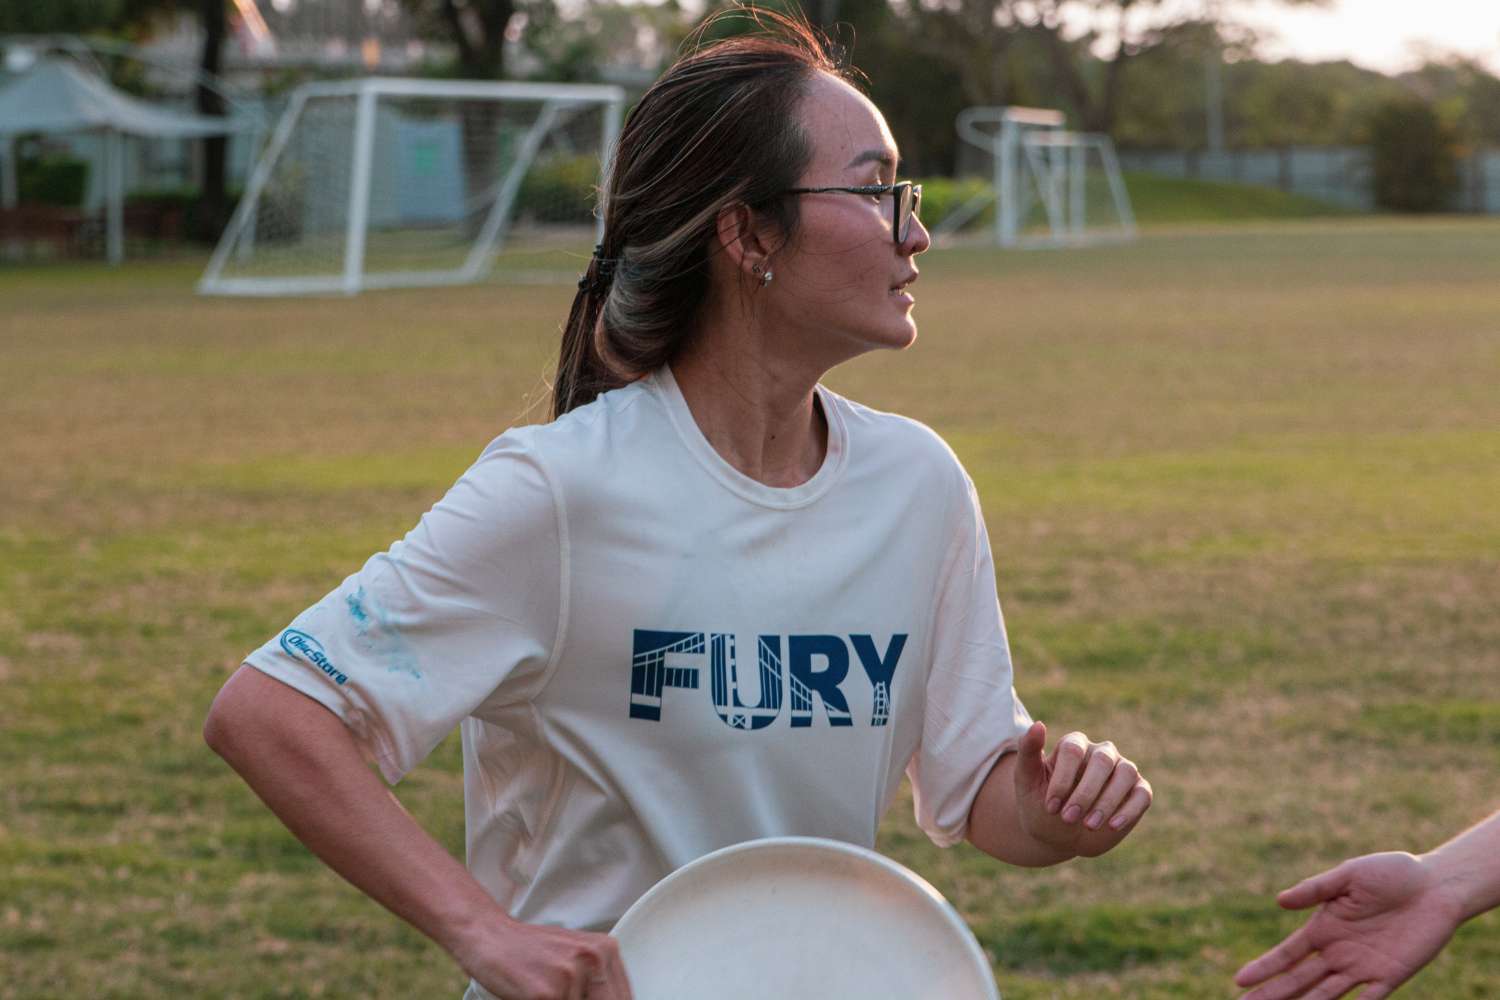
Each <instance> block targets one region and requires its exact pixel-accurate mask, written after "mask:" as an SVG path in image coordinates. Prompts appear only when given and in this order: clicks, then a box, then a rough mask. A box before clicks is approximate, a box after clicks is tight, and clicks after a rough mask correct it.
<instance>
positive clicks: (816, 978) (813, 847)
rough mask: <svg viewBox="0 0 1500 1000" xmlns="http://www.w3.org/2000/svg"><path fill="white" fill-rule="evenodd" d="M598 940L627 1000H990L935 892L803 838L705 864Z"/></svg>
mask: <svg viewBox="0 0 1500 1000" xmlns="http://www.w3.org/2000/svg"><path fill="white" fill-rule="evenodd" d="M610 933H611V934H613V935H614V936H615V937H616V938H617V939H619V942H620V953H621V955H622V956H623V957H624V960H625V971H626V972H627V973H628V974H629V976H630V985H631V990H632V992H633V993H634V994H635V997H636V1000H704V998H706V997H713V998H714V1000H750V998H755V1000H765V998H766V997H776V998H778V1000H872V998H879V997H891V998H901V1000H1000V992H999V990H997V989H996V988H995V979H994V976H993V975H992V974H991V973H990V966H989V962H988V961H987V960H986V959H985V957H984V952H983V951H982V950H981V949H980V947H979V942H978V941H977V940H975V938H974V934H973V932H971V931H970V930H969V928H968V925H966V924H965V923H964V921H963V918H962V917H960V916H959V915H958V913H957V911H955V910H954V909H953V907H952V906H950V905H949V904H948V901H947V900H945V899H944V898H943V897H942V895H941V894H940V893H939V892H938V891H937V890H936V889H934V888H933V887H932V886H931V885H929V884H928V883H927V882H926V881H925V880H923V879H922V878H920V877H919V876H917V875H916V874H915V873H913V872H912V871H910V870H909V869H907V868H905V867H903V866H901V865H899V864H897V863H896V862H894V861H892V860H890V859H889V858H885V857H882V856H881V855H879V854H876V853H875V852H874V851H870V850H866V849H865V848H863V847H856V846H855V845H853V844H845V843H840V842H838V841H833V840H822V839H819V838H816V837H772V838H769V839H766V840H752V841H749V842H747V843H744V844H736V845H734V846H732V847H726V848H723V849H722V850H718V851H715V852H714V853H712V854H708V855H705V856H703V857H701V858H699V859H698V860H696V861H694V862H692V863H690V864H688V865H685V866H684V867H682V868H679V869H678V870H677V871H675V872H673V873H672V874H671V875H668V876H667V877H666V878H664V879H662V880H661V881H660V882H658V883H657V884H656V885H655V886H653V887H652V888H651V889H650V890H649V891H648V892H647V893H646V894H645V895H644V896H642V897H641V898H640V899H638V900H636V902H635V905H634V906H632V907H631V908H630V909H629V910H627V911H625V915H624V916H623V917H621V918H620V921H619V923H617V924H615V927H614V930H612V931H611V932H610Z"/></svg>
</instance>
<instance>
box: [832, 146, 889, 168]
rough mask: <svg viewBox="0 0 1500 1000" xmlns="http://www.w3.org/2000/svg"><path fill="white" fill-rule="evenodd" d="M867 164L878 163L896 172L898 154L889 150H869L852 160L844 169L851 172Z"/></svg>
mask: <svg viewBox="0 0 1500 1000" xmlns="http://www.w3.org/2000/svg"><path fill="white" fill-rule="evenodd" d="M865 163H878V164H880V165H881V166H882V167H884V168H886V169H888V170H891V171H894V170H895V169H896V154H895V153H893V152H891V151H890V150H889V149H867V150H865V151H864V152H863V153H860V154H859V155H858V156H856V157H855V158H854V159H852V160H850V161H849V165H848V166H846V167H845V168H844V169H845V170H850V169H852V168H854V167H858V166H861V165H862V164H865Z"/></svg>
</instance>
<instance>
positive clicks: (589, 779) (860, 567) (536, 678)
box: [247, 368, 1030, 930]
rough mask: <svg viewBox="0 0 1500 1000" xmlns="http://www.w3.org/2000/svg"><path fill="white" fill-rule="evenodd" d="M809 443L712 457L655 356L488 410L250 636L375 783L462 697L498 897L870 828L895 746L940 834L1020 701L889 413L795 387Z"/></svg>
mask: <svg viewBox="0 0 1500 1000" xmlns="http://www.w3.org/2000/svg"><path fill="white" fill-rule="evenodd" d="M818 394H819V399H820V401H821V405H822V408H823V412H824V414H825V415H826V417H827V420H828V453H827V457H826V459H825V460H824V462H823V465H822V467H821V469H820V470H819V471H818V473H817V474H816V475H815V476H814V477H813V478H812V479H810V480H808V481H807V482H806V483H804V484H802V485H800V486H796V487H792V488H790V489H777V488H772V487H768V486H765V485H763V484H761V483H758V482H756V481H754V480H752V479H750V478H748V477H746V476H744V475H742V474H741V473H739V472H738V471H737V470H735V469H734V468H733V467H732V466H730V465H729V464H728V463H727V462H725V461H724V460H723V459H722V458H721V457H720V456H719V455H718V453H717V452H715V451H714V449H713V447H712V445H710V444H709V443H708V441H707V440H706V439H705V438H704V437H703V435H702V433H701V432H700V431H699V430H698V427H697V425H696V424H695V423H694V421H693V418H692V415H691V413H690V412H689V410H688V408H687V405H686V403H685V402H684V400H683V398H682V394H681V392H680V391H679V390H678V387H677V385H676V383H675V382H674V380H673V378H672V375H671V372H670V370H669V369H665V368H664V369H662V370H661V371H659V372H657V373H656V374H654V375H652V376H649V377H647V378H645V379H642V380H640V381H638V382H636V383H634V384H632V385H630V386H627V387H625V388H622V389H617V390H615V391H613V392H609V393H606V394H604V395H603V396H601V397H599V399H597V400H596V401H594V402H593V403H591V404H589V405H587V406H583V407H580V408H578V409H577V410H574V411H573V412H571V413H568V414H566V415H565V416H563V417H561V418H559V419H558V420H555V421H553V422H552V423H549V424H544V425H540V426H531V427H521V428H515V429H512V430H510V431H507V432H506V433H505V434H502V435H501V436H500V437H499V438H497V439H496V440H495V441H494V442H493V443H491V444H490V446H489V447H488V448H487V449H485V451H484V453H483V455H482V456H481V457H480V458H479V460H478V461H477V462H476V463H475V464H474V466H473V467H472V468H470V469H469V470H468V472H466V473H465V474H464V475H463V477H462V478H461V479H459V481H458V482H457V484H455V485H454V487H453V488H452V489H451V490H450V491H449V493H448V494H447V496H445V497H444V498H443V499H442V500H441V501H440V502H439V503H438V504H437V505H436V506H434V507H433V508H432V510H430V511H428V512H427V514H426V515H424V516H423V518H422V520H421V522H420V523H419V524H418V525H417V526H416V527H415V528H413V529H412V531H411V532H410V533H409V534H408V535H407V536H406V538H405V539H404V540H402V541H399V542H396V543H395V544H394V545H392V546H391V548H390V550H389V551H388V552H385V553H382V554H380V555H377V556H374V557H373V558H371V559H370V560H369V561H368V562H367V563H366V564H365V566H364V568H363V569H361V570H360V571H359V572H357V573H355V574H354V575H353V576H350V577H349V578H348V579H347V580H345V581H344V582H343V583H342V584H341V585H340V586H339V587H338V588H337V589H336V590H334V591H333V592H332V593H330V594H329V595H328V596H327V597H325V598H324V599H323V600H322V601H320V602H318V603H317V604H316V605H314V606H313V607H311V608H309V609H307V610H306V611H304V612H303V613H302V614H301V615H299V616H298V617H297V618H296V620H295V621H293V622H292V624H291V626H290V627H288V628H287V629H286V630H285V631H283V632H282V633H281V634H280V635H279V636H277V637H276V638H274V639H272V640H271V641H270V642H268V643H266V644H265V645H264V646H262V647H261V648H260V649H258V650H256V651H255V652H254V653H253V654H251V656H250V657H249V659H248V661H247V662H249V663H250V664H252V665H253V666H255V667H257V668H259V669H260V670H262V671H264V672H266V673H267V674H270V675H271V676H273V677H276V678H278V679H280V680H282V681H284V682H286V683H287V684H290V685H291V686H292V687H294V688H296V689H297V690H299V691H301V692H303V693H305V694H307V695H309V696H311V697H312V698H314V699H316V700H317V701H319V702H321V703H322V704H324V705H325V706H327V707H328V708H329V709H331V710H332V711H333V712H334V713H335V714H337V715H338V716H339V717H340V718H341V719H343V720H344V722H345V723H346V724H347V725H348V726H349V727H350V729H351V730H352V731H353V732H354V734H355V735H356V737H357V739H358V740H359V741H360V743H361V744H362V745H363V746H364V747H365V748H366V749H367V750H368V752H369V753H370V754H371V755H372V756H373V757H374V758H375V760H377V761H378V762H379V765H380V768H381V770H382V771H383V773H384V774H385V776H386V778H387V779H388V780H390V781H392V782H395V781H397V780H399V779H400V778H401V776H402V775H404V774H405V773H406V772H407V771H409V770H411V769H412V768H413V767H415V766H416V765H417V763H418V762H419V761H421V760H422V758H423V757H425V756H426V755H427V754H428V753H429V752H430V751H431V750H432V749H433V747H434V746H436V745H437V744H438V742H439V741H440V740H442V738H443V737H444V736H445V735H447V734H448V733H449V732H450V731H452V729H453V727H454V726H455V725H458V724H460V723H461V724H462V733H463V754H464V799H465V810H466V821H467V842H468V865H469V868H470V870H471V871H472V872H473V874H474V876H475V877H476V878H477V879H478V880H479V881H480V883H482V884H483V885H484V886H485V888H486V889H488V891H489V892H490V893H491V894H492V895H493V896H494V898H495V899H496V900H497V901H499V903H500V904H501V905H503V906H504V907H506V909H507V910H508V911H509V912H510V913H511V914H512V915H513V916H515V917H516V918H517V919H519V920H523V921H526V922H530V923H542V924H555V925H560V926H565V927H570V928H576V929H587V930H607V929H608V928H609V927H611V926H612V925H613V924H614V922H615V921H616V919H617V918H618V917H619V916H620V915H621V914H622V913H623V912H624V911H625V909H626V908H627V907H629V906H630V904H631V903H632V902H634V901H635V899H636V898H637V897H639V896H640V895H641V894H642V893H643V892H645V891H646V890H647V889H648V888H650V887H651V886H652V885H653V884H654V883H656V882H657V881H658V880H660V879H661V878H663V877H664V876H666V875H667V874H669V873H670V872H672V871H674V870H675V869H677V868H679V867H681V866H682V865H684V864H687V863H688V862H689V861H692V860H694V859H695V858H698V857H700V856H702V855H704V854H706V853H708V852H710V851H713V850H716V849H717V848H720V847H724V846H726V845H729V844H733V843H738V842H741V841H745V840H751V839H754V838H759V837H768V836H784V835H792V834H798V835H806V836H819V837H830V838H834V839H837V840H843V841H847V842H850V843H855V844H861V845H864V846H866V847H870V846H873V845H874V842H875V832H876V827H877V825H878V823H879V821H880V817H881V814H882V813H883V812H884V810H885V808H886V806H887V805H888V804H889V802H890V800H891V797H892V795H893V794H894V793H895V791H896V789H897V787H898V785H899V783H900V780H901V775H902V772H903V771H905V772H906V773H907V774H909V775H910V776H911V779H912V783H913V787H914V789H915V795H916V813H917V820H918V822H919V823H920V824H921V826H922V828H923V829H924V830H925V831H926V832H927V834H928V835H929V836H930V837H931V838H932V839H933V840H934V841H935V842H936V843H938V844H939V845H942V846H948V845H951V844H954V843H956V842H958V841H959V840H961V839H962V838H963V837H964V835H965V832H966V825H967V820H968V814H969V808H970V805H971V804H972V802H973V799H974V795H975V793H976V792H977V790H978V788H979V785H980V783H981V782H982V781H983V780H984V778H985V776H986V775H987V774H988V773H989V770H990V768H991V767H992V766H993V765H994V763H995V761H996V760H997V759H998V758H999V757H1000V755H1001V754H1002V753H1004V752H1005V751H1007V750H1009V749H1013V748H1014V745H1015V743H1016V742H1017V740H1018V739H1019V737H1020V736H1021V734H1023V733H1024V732H1025V730H1026V727H1027V726H1028V725H1029V721H1030V720H1029V718H1028V716H1027V714H1026V710H1025V708H1024V707H1023V706H1022V705H1021V703H1020V701H1019V700H1018V699H1017V697H1016V694H1015V691H1014V689H1013V688H1012V685H1011V665H1010V655H1009V651H1008V648H1007V644H1006V638H1005V627H1004V624H1003V622H1002V620H1001V615H1000V608H999V604H998V602H997V599H996V595H995V577H994V568H993V565H992V563H991V558H990V549H989V542H988V539H987V537H986V535H985V530H984V523H983V521H982V519H981V516H980V511H979V505H978V503H977V499H976V497H975V494H974V489H973V484H972V483H971V482H970V480H969V478H968V476H967V475H966V474H965V473H964V471H963V468H962V467H961V466H960V465H959V463H958V460H957V458H956V457H955V456H954V455H953V453H952V452H951V451H950V450H949V449H948V447H947V446H946V445H945V444H944V443H943V442H942V440H941V439H939V438H938V437H937V436H936V435H935V434H934V433H933V432H932V431H930V430H928V429H927V428H926V427H924V426H922V425H921V424H918V423H916V422H915V421H912V420H908V419H905V418H903V417H898V416H893V415H891V414H886V413H880V412H877V411H874V410H871V409H868V408H866V407H863V406H860V405H857V404H855V403H852V402H850V401H848V400H846V399H843V398H841V397H840V396H838V395H836V394H834V393H832V392H830V391H828V390H827V389H824V388H822V387H819V389H818Z"/></svg>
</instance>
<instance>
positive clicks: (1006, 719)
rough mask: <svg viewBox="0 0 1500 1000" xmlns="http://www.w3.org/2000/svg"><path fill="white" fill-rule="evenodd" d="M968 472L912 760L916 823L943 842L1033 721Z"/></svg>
mask: <svg viewBox="0 0 1500 1000" xmlns="http://www.w3.org/2000/svg"><path fill="white" fill-rule="evenodd" d="M963 479H964V495H963V496H962V497H961V498H960V501H959V503H958V504H957V507H958V516H957V518H956V523H955V525H954V527H953V543H952V546H951V548H950V550H949V553H948V559H947V562H946V567H945V570H944V579H943V583H942V587H941V591H940V593H939V595H938V598H937V606H936V612H935V615H934V621H933V635H934V640H933V656H932V668H931V671H930V673H929V674H928V680H927V699H926V708H925V712H924V715H923V720H922V737H921V741H920V743H919V745H918V747H917V752H916V753H915V754H914V755H913V757H912V759H911V762H910V763H909V764H908V765H907V776H908V777H909V778H911V782H912V789H913V796H914V799H915V806H916V814H917V824H918V825H919V826H920V827H921V828H922V829H923V830H924V831H925V832H926V833H927V836H928V837H930V838H931V839H932V841H933V843H935V844H937V845H938V846H940V847H950V846H952V845H953V844H956V843H958V842H959V841H961V840H963V839H964V837H965V836H966V835H967V833H968V827H969V810H970V809H971V808H972V807H973V804H974V798H975V796H976V795H978V794H979V787H980V785H982V784H983V783H984V779H985V778H986V777H988V775H989V773H990V770H991V769H992V768H993V767H994V766H995V762H996V761H998V760H999V759H1000V757H1001V756H1002V755H1003V754H1005V753H1008V752H1009V751H1011V750H1014V749H1015V748H1016V746H1017V744H1018V743H1019V742H1020V739H1021V737H1022V736H1023V735H1025V733H1026V730H1027V729H1028V728H1029V727H1030V726H1031V717H1030V715H1029V714H1028V713H1027V711H1026V707H1025V706H1024V705H1022V704H1021V700H1020V698H1018V697H1017V696H1016V690H1015V687H1014V685H1013V678H1012V674H1011V662H1010V645H1009V643H1008V642H1007V640H1006V637H1005V621H1004V618H1003V617H1002V615H1001V612H1000V601H999V597H998V596H997V594H996V592H995V565H994V560H993V558H992V557H991V555H990V543H989V536H988V534H987V533H986V532H985V527H984V516H983V514H982V513H981V512H980V509H979V498H978V496H977V495H976V494H975V492H974V485H973V483H972V482H970V481H969V479H968V477H967V476H964V477H963Z"/></svg>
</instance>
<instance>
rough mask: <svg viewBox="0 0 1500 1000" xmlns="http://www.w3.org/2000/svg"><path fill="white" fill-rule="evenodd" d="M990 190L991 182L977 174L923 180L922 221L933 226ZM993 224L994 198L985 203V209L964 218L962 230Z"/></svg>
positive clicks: (928, 225)
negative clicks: (965, 220) (967, 218)
mask: <svg viewBox="0 0 1500 1000" xmlns="http://www.w3.org/2000/svg"><path fill="white" fill-rule="evenodd" d="M989 191H990V184H989V182H988V181H985V180H982V179H980V178H978V177H959V178H954V177H934V178H932V179H931V180H924V181H923V182H922V209H921V217H922V225H924V226H926V227H927V228H928V229H931V228H932V227H933V226H935V225H937V224H938V223H940V222H942V221H943V220H944V219H946V218H947V217H948V216H950V215H952V214H953V213H954V212H956V211H958V210H959V209H960V208H962V207H963V206H964V205H966V204H968V202H969V200H970V199H972V198H976V197H978V196H980V195H982V194H987V193H989ZM994 224H995V202H994V201H993V199H992V200H991V201H990V203H989V204H988V205H986V206H985V207H984V211H982V212H980V213H979V214H977V215H975V216H974V217H973V218H971V219H969V220H968V221H967V222H965V223H964V224H963V226H961V227H960V229H959V231H960V232H963V231H965V230H969V229H975V228H978V227H980V226H987V225H989V226H992V225H994Z"/></svg>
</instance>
